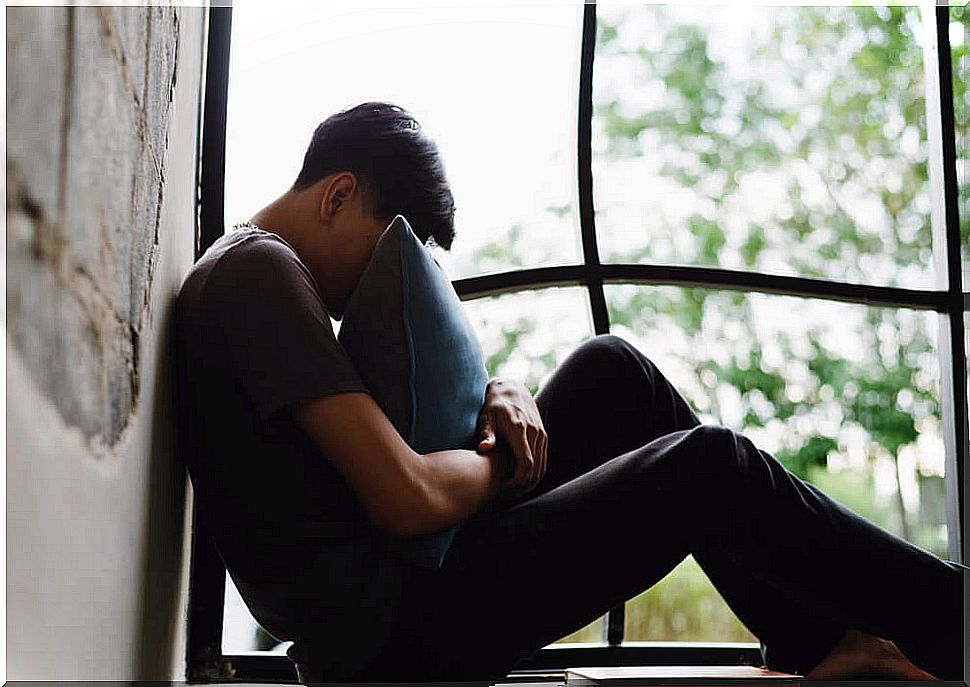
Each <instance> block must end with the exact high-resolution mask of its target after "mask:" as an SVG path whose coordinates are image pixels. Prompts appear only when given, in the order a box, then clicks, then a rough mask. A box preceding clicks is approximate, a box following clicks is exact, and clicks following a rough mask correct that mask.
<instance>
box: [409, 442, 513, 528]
mask: <svg viewBox="0 0 970 687" xmlns="http://www.w3.org/2000/svg"><path fill="white" fill-rule="evenodd" d="M506 470H507V456H506V453H505V451H503V450H502V449H495V450H492V451H489V452H488V453H477V452H475V451H464V450H452V451H435V452H434V453H427V454H424V455H421V454H418V464H417V469H416V473H417V474H416V477H417V478H418V479H417V480H416V481H417V483H418V484H419V485H420V491H421V495H422V497H421V507H420V508H419V509H416V511H417V512H415V513H413V519H414V521H413V522H411V523H408V525H407V530H408V531H409V534H412V535H417V534H427V533H430V532H440V531H441V530H444V529H447V528H448V527H451V526H452V525H455V524H457V523H459V522H461V521H462V520H464V519H466V518H468V517H469V516H471V515H472V514H474V513H476V512H477V511H478V510H480V509H481V508H482V507H483V506H484V505H485V504H486V503H488V502H489V501H491V500H492V499H493V498H495V496H496V495H497V494H498V492H499V489H500V488H501V485H502V480H503V478H504V477H505V475H506Z"/></svg>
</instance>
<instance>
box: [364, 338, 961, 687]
mask: <svg viewBox="0 0 970 687" xmlns="http://www.w3.org/2000/svg"><path fill="white" fill-rule="evenodd" d="M537 404H538V406H539V410H540V412H541V414H542V418H543V421H544V423H545V427H546V430H547V432H548V436H549V449H548V450H549V460H548V470H547V472H546V475H545V477H544V478H543V479H542V481H541V482H540V483H539V485H538V486H537V487H536V489H535V490H533V491H532V492H531V493H529V494H527V495H526V496H525V497H523V499H521V500H520V501H519V502H517V503H515V504H513V505H511V506H509V507H505V508H501V509H498V510H496V511H495V512H483V513H479V514H478V515H476V516H475V517H474V518H472V519H471V520H469V521H468V522H466V523H465V525H464V526H463V528H462V529H461V530H460V532H459V534H458V535H457V537H456V538H455V540H454V543H453V544H452V547H451V550H450V551H449V553H448V555H447V557H446V559H445V561H444V565H443V567H442V569H441V570H438V571H416V572H415V573H414V575H413V576H412V577H411V578H410V579H409V580H408V582H407V585H406V587H405V599H404V602H403V605H402V608H401V613H400V615H399V621H398V624H397V626H396V627H395V629H394V631H393V632H392V635H391V639H390V640H389V641H388V642H387V643H386V645H385V647H384V649H383V650H382V652H381V654H380V655H379V656H378V657H377V659H375V661H374V662H373V663H371V664H370V665H369V666H368V667H367V668H366V669H365V670H364V671H363V673H361V674H359V675H358V676H355V679H357V680H362V681H373V682H380V681H419V680H429V681H430V680H440V681H444V680H476V679H499V678H502V677H504V676H505V674H506V673H507V672H508V671H509V670H510V669H511V668H512V667H513V665H514V664H515V663H516V661H517V660H519V659H520V658H523V657H527V656H529V655H530V654H532V653H533V652H535V651H536V650H537V649H539V648H541V647H543V646H545V645H546V644H549V643H550V642H553V641H555V640H557V639H559V638H560V637H562V636H564V635H566V634H568V633H570V632H573V631H575V630H577V629H579V628H581V627H583V626H585V625H587V624H588V623H590V622H592V621H594V620H595V619H596V618H598V617H599V616H601V615H602V614H603V613H604V612H605V611H606V610H607V609H609V608H610V607H612V606H614V605H616V604H618V603H621V602H623V601H625V600H627V599H630V598H631V597H633V596H635V595H636V594H638V593H640V592H642V591H643V590H645V589H647V588H648V587H650V586H652V585H653V584H655V583H656V582H658V581H659V580H660V579H662V578H663V577H664V576H665V575H666V574H667V573H669V572H670V571H671V570H672V569H673V568H674V567H675V566H676V565H677V564H679V563H680V562H681V561H683V560H684V558H685V557H686V556H687V555H689V554H692V555H693V556H694V558H695V559H696V560H697V562H698V563H699V564H700V565H701V567H702V568H703V569H704V571H705V573H706V574H707V575H708V576H709V577H710V579H711V581H712V582H713V584H714V586H715V587H716V588H717V589H718V591H719V592H720V593H721V595H722V596H723V597H724V598H725V600H726V601H727V603H728V604H729V605H730V606H731V608H732V609H733V610H734V612H735V613H736V614H737V616H738V617H739V618H740V619H741V621H742V622H743V623H744V624H745V625H746V626H747V627H748V628H749V629H750V630H751V632H753V633H754V634H755V635H756V636H757V637H758V638H759V639H760V640H761V642H762V649H763V651H764V656H765V661H766V664H767V665H768V667H770V668H775V669H781V670H791V671H800V672H807V671H808V670H809V669H811V668H812V667H813V666H814V665H815V664H816V663H818V661H819V660H820V659H821V658H823V657H824V656H825V655H826V654H827V653H828V651H829V650H830V649H831V647H832V646H833V644H834V643H835V642H836V641H837V640H838V639H839V638H840V637H841V636H842V635H843V634H844V632H845V630H846V629H847V628H848V627H855V628H858V629H861V630H865V631H868V632H870V633H872V634H875V635H879V636H881V637H885V638H888V639H891V640H893V641H894V642H896V644H897V645H899V646H900V648H901V649H902V650H903V651H904V652H905V653H906V654H907V655H908V656H909V657H910V658H911V659H912V660H913V661H914V662H916V663H917V664H918V665H920V666H921V667H923V668H924V669H926V670H929V671H930V672H933V673H935V674H936V675H937V676H939V677H942V678H944V679H952V680H962V667H963V658H962V651H963V649H962V646H963V611H962V598H963V597H962V572H961V571H960V569H959V567H957V566H956V565H954V564H950V563H947V562H945V561H942V560H940V559H939V558H937V557H935V556H933V555H931V554H929V553H927V552H925V551H923V550H922V549H919V548H917V547H915V546H912V545H910V544H908V543H906V542H905V541H902V540H901V539H898V538H897V537H895V536H893V535H891V534H889V533H887V532H885V531H884V530H882V529H880V528H878V527H876V526H874V525H872V524H871V523H869V522H867V521H865V520H863V519H862V518H860V517H859V516H857V515H855V514H854V513H852V512H851V511H849V510H847V509H846V508H844V507H842V506H840V505H839V504H837V503H835V502H834V501H832V500H831V499H830V498H828V497H827V496H825V495H824V494H822V493H821V492H820V491H819V490H818V489H816V488H814V487H813V486H811V485H809V484H806V483H804V482H802V481H800V480H799V479H797V478H796V477H794V476H793V475H792V474H791V473H789V472H787V471H786V470H785V469H784V468H783V467H782V466H781V464H780V463H778V462H777V461H776V460H775V459H774V458H772V457H771V456H770V455H768V454H767V453H765V452H764V451H761V450H759V449H758V448H756V447H755V446H754V445H753V444H752V443H751V442H750V441H749V440H748V439H746V438H745V437H743V436H741V435H740V434H736V433H735V432H732V431H730V430H728V429H725V428H723V427H716V426H710V425H701V424H700V422H699V420H698V419H697V416H696V415H695V414H694V412H693V411H692V410H691V408H690V407H689V406H688V404H687V402H686V401H685V400H684V399H683V397H681V395H680V394H679V393H678V392H677V391H676V390H675V389H674V388H673V387H672V386H671V384H670V382H668V381H667V379H666V378H665V377H664V376H663V375H662V374H661V373H660V372H659V371H658V369H657V368H656V367H655V366H654V365H653V364H652V363H651V362H650V361H649V360H648V359H647V358H646V357H644V355H643V354H641V353H640V352H639V351H638V350H637V349H636V348H634V347H633V346H632V345H630V344H628V343H627V342H626V341H624V340H622V339H619V338H617V337H614V336H600V337H596V338H595V339H593V340H591V341H588V342H586V343H585V344H583V345H582V346H580V347H579V348H578V349H577V350H576V351H574V352H573V353H572V355H570V357H569V358H568V359H567V360H566V361H564V362H563V364H562V365H561V366H560V367H559V368H558V369H557V370H556V372H555V373H554V375H553V376H552V377H551V379H550V380H549V381H548V383H547V384H546V385H545V387H544V388H543V389H542V391H541V392H540V393H539V394H538V396H537Z"/></svg>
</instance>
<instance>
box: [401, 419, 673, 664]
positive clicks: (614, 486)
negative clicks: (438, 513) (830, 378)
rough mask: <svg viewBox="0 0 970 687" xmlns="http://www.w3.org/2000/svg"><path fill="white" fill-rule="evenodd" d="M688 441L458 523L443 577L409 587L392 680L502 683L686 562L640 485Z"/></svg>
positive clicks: (628, 456) (632, 456)
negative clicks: (499, 679)
mask: <svg viewBox="0 0 970 687" xmlns="http://www.w3.org/2000/svg"><path fill="white" fill-rule="evenodd" d="M687 434H689V432H680V433H676V434H672V435H669V436H665V437H662V438H660V439H658V440H656V441H653V442H651V443H650V444H648V445H647V446H644V447H641V448H639V449H636V450H634V451H631V452H628V453H625V454H623V455H620V456H617V457H615V458H613V459H611V460H608V461H606V462H604V463H603V464H602V465H600V466H598V467H596V468H594V469H592V470H590V471H588V472H586V473H585V474H583V475H580V476H579V477H576V478H575V479H573V480H570V481H569V482H567V483H565V484H563V485H560V486H558V487H556V488H554V489H552V490H550V491H548V492H546V493H543V494H540V495H538V496H536V497H534V498H531V499H528V500H526V501H524V502H521V503H519V504H517V505H515V506H512V507H510V508H507V509H505V510H502V511H498V512H495V513H490V514H488V515H487V516H485V517H481V518H477V519H476V520H474V521H472V522H470V523H468V524H467V525H466V526H464V527H463V528H462V529H461V530H460V531H459V533H458V535H457V536H456V537H455V540H454V542H453V543H452V546H451V549H450V550H449V553H448V555H447V556H446V558H445V561H444V565H443V567H442V569H441V570H439V571H436V572H435V573H433V574H432V573H429V574H425V575H422V576H420V577H419V578H418V580H417V581H416V583H415V584H414V585H413V586H412V587H411V588H410V589H409V590H408V597H407V599H406V602H405V604H406V605H405V610H404V613H403V615H404V616H405V617H404V618H403V622H402V625H401V627H399V628H398V630H397V632H396V635H397V637H396V639H395V641H397V642H399V643H400V648H401V649H402V650H401V651H399V652H397V654H398V656H397V661H398V662H397V670H398V672H399V673H400V672H401V671H402V670H405V669H406V668H405V666H404V665H403V664H402V662H408V661H414V663H415V665H414V666H413V668H412V669H413V670H415V671H417V672H416V673H415V674H414V675H413V677H415V679H442V680H446V679H478V678H490V677H492V676H494V675H500V674H503V673H504V671H507V670H508V669H509V668H510V667H511V666H512V665H513V664H514V663H515V661H516V660H518V659H519V658H521V657H524V656H528V655H529V654H531V653H532V652H534V651H535V650H537V649H539V648H541V647H542V646H545V645H546V644H549V643H551V642H553V641H555V640H556V639H558V638H560V637H562V636H564V635H566V634H568V633H570V632H572V631H574V630H577V629H579V628H581V627H583V626H584V625H586V624H588V623H590V622H592V621H593V620H595V619H596V618H597V617H598V616H600V615H602V614H603V613H604V612H605V611H606V610H607V609H609V608H610V607H612V606H614V605H616V604H617V603H620V602H622V601H624V600H626V599H628V598H631V597H632V596H634V595H636V594H637V593H638V592H640V591H642V590H643V589H646V588H648V587H650V586H652V585H653V584H654V583H656V582H657V581H659V580H660V579H662V578H663V577H664V576H665V575H666V574H667V573H668V572H670V570H672V569H673V568H674V567H675V566H676V565H677V564H678V563H680V562H681V561H682V560H683V559H684V557H685V556H686V555H687V544H686V537H685V536H684V535H683V533H682V532H680V531H678V528H677V527H676V526H675V525H672V523H671V522H669V521H668V520H667V519H666V518H665V517H664V515H665V514H666V512H667V511H668V510H669V509H668V507H667V505H666V502H667V501H668V500H669V497H670V495H665V496H664V497H663V498H658V499H652V498H650V497H649V495H648V490H646V489H644V488H643V484H644V476H645V475H646V474H647V473H649V472H650V471H651V470H652V471H653V472H656V473H657V477H658V479H666V478H664V477H663V475H662V473H664V472H666V471H667V468H666V467H665V465H666V464H668V463H671V462H676V456H675V455H674V454H675V453H677V452H678V451H681V450H683V449H684V448H685V442H684V441H683V440H682V439H683V438H684V436H686V435H687ZM651 466H654V467H653V468H651ZM681 483H682V482H681ZM429 664H430V665H433V666H434V671H440V672H434V673H432V674H429V673H428V672H427V670H428V669H429V668H428V666H429Z"/></svg>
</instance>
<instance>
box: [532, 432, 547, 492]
mask: <svg viewBox="0 0 970 687" xmlns="http://www.w3.org/2000/svg"><path fill="white" fill-rule="evenodd" d="M547 447H548V437H546V433H545V432H541V431H540V432H537V434H536V450H535V451H534V452H533V453H534V455H535V458H536V465H538V466H539V467H538V470H537V473H538V477H539V480H541V479H542V478H543V477H544V476H545V474H546V469H547V468H548V467H549V454H548V452H547Z"/></svg>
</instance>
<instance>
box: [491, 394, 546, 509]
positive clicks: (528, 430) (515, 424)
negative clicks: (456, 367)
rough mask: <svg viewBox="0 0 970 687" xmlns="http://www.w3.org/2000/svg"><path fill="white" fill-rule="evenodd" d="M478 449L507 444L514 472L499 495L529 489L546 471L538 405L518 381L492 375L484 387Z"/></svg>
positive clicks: (544, 439) (544, 440) (511, 494)
mask: <svg viewBox="0 0 970 687" xmlns="http://www.w3.org/2000/svg"><path fill="white" fill-rule="evenodd" d="M478 430H479V437H480V441H479V443H478V452H479V453H487V452H489V451H491V450H493V449H494V448H495V447H496V445H497V444H498V442H500V441H501V442H503V443H504V444H506V445H507V447H508V450H509V452H510V454H511V457H512V460H513V461H514V472H513V473H512V475H511V476H510V477H509V478H508V479H507V480H506V481H505V482H504V483H503V485H502V492H501V494H502V496H503V497H507V498H515V497H517V496H521V495H522V494H525V493H527V492H529V491H530V490H532V488H533V487H535V485H536V484H538V483H539V480H540V479H542V476H543V475H544V474H545V473H546V446H547V445H548V440H547V437H546V430H545V428H544V427H543V426H542V418H541V417H540V416H539V408H538V407H537V406H536V403H535V400H534V399H533V398H532V394H530V393H529V390H528V389H527V388H526V387H525V385H523V384H522V383H520V382H516V381H514V380H508V379H501V378H494V379H492V380H490V381H489V383H488V386H487V387H486V388H485V402H484V403H483V404H482V410H481V412H480V413H479V415H478Z"/></svg>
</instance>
